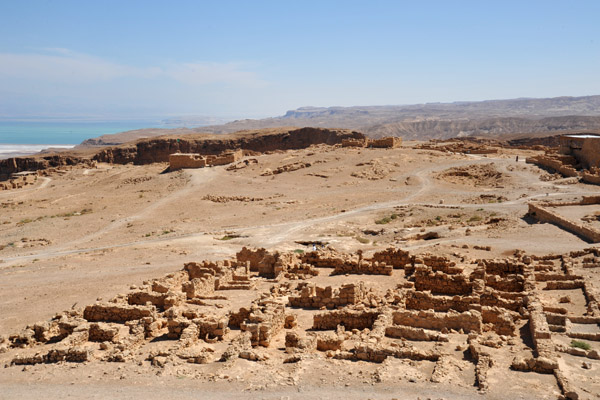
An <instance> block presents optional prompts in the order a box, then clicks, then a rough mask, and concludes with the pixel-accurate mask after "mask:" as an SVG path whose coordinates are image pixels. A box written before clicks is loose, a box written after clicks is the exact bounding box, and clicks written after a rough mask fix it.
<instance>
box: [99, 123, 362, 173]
mask: <svg viewBox="0 0 600 400" xmlns="http://www.w3.org/2000/svg"><path fill="white" fill-rule="evenodd" d="M350 138H354V139H364V135H363V134H362V133H359V132H352V131H348V130H333V129H320V128H302V129H294V130H289V131H280V132H276V133H267V134H265V133H260V132H257V133H253V134H247V135H244V134H238V135H234V136H227V135H224V136H223V138H218V137H216V138H215V137H211V138H208V139H207V138H202V137H194V136H193V135H190V136H182V137H180V138H177V137H173V136H169V137H159V138H154V139H145V140H141V141H138V142H136V143H133V144H130V145H123V146H118V147H110V148H106V149H103V150H100V151H99V152H98V153H97V154H96V155H95V156H94V157H93V159H94V160H96V161H100V162H109V163H116V164H127V163H134V164H137V165H141V164H150V163H154V162H167V161H169V155H170V154H173V153H178V152H180V153H199V154H204V155H207V154H219V153H221V152H223V151H225V150H233V149H242V150H251V151H256V152H261V153H263V152H266V151H274V150H290V149H302V148H306V147H309V146H311V145H313V144H329V145H333V144H337V143H341V142H342V140H343V139H350Z"/></svg>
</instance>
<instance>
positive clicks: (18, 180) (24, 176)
mask: <svg viewBox="0 0 600 400" xmlns="http://www.w3.org/2000/svg"><path fill="white" fill-rule="evenodd" d="M37 180H38V173H37V171H26V172H16V173H14V174H11V175H9V176H8V177H7V179H6V180H4V181H0V190H10V189H21V188H22V187H25V186H27V185H33V184H34V183H36V182H37Z"/></svg>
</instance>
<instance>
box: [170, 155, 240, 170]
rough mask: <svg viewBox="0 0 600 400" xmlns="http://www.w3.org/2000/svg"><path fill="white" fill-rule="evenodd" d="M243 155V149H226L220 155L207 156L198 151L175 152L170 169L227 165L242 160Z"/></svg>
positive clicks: (171, 158) (171, 156) (171, 157)
mask: <svg viewBox="0 0 600 400" xmlns="http://www.w3.org/2000/svg"><path fill="white" fill-rule="evenodd" d="M243 156H244V152H243V151H242V150H233V151H225V152H223V153H221V154H219V155H212V154H210V155H207V156H202V155H200V154H197V153H174V154H171V155H170V156H169V170H171V171H176V170H178V169H183V168H204V167H212V166H216V165H227V164H231V163H234V162H237V161H239V160H241V159H242V157H243Z"/></svg>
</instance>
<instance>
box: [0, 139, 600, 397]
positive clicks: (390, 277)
mask: <svg viewBox="0 0 600 400" xmlns="http://www.w3.org/2000/svg"><path fill="white" fill-rule="evenodd" d="M292 131H293V130H292ZM313 132H314V131H313ZM289 133H290V130H283V133H282V132H281V131H280V132H279V133H277V134H275V135H274V136H271V137H273V138H275V139H274V141H273V144H272V147H270V146H271V145H270V144H260V143H264V141H265V140H267V139H265V137H267V136H263V137H262V139H259V140H258V139H257V140H256V141H254V140H255V139H253V138H254V137H255V136H256V134H255V136H252V135H253V134H249V135H247V137H245V135H244V134H241V133H240V134H238V136H236V137H238V138H239V142H238V143H259V144H258V145H257V146H259V145H260V146H262V147H260V148H259V147H255V148H247V149H245V151H246V155H245V156H244V157H243V158H242V159H241V160H239V161H236V162H233V163H230V164H228V165H222V166H214V167H206V168H198V169H183V170H178V171H169V170H168V166H169V165H168V164H167V163H166V162H164V161H163V160H164V158H163V157H164V155H165V154H166V155H168V150H167V149H168V147H163V144H164V143H169V144H170V145H171V146H179V147H177V148H172V150H179V151H186V150H187V149H202V148H203V147H202V145H196V146H198V147H194V148H192V147H184V146H191V145H192V144H193V143H196V142H194V141H193V140H189V141H185V142H184V140H183V139H182V138H181V139H180V141H179V142H177V140H176V139H177V138H166V139H164V141H163V142H158V143H161V144H160V146H159V145H157V144H156V143H157V142H153V141H151V140H147V141H141V142H137V143H133V144H127V145H125V146H123V147H116V149H120V148H123V149H133V150H131V151H130V150H123V152H122V153H119V152H120V151H121V150H114V149H113V150H110V151H111V153H109V152H108V151H107V150H104V151H106V153H104V154H113V157H114V158H113V159H110V158H109V157H107V158H103V159H98V158H96V159H94V156H95V155H97V154H101V153H100V152H101V151H103V150H101V149H100V150H98V149H96V150H94V151H93V152H88V153H79V155H72V156H73V157H75V156H77V157H80V158H81V159H85V160H89V162H74V163H71V164H69V163H67V162H64V163H57V164H56V165H54V166H49V167H48V168H46V169H44V172H43V173H41V174H40V175H39V176H38V179H37V180H36V181H35V182H33V183H32V184H30V185H27V186H23V187H20V188H13V189H9V190H4V191H0V208H1V210H2V212H1V213H0V232H1V234H0V276H1V279H0V288H1V289H2V290H0V337H1V338H0V365H2V366H3V367H4V368H1V369H0V387H1V388H2V390H1V394H0V398H27V397H34V396H36V397H44V398H64V397H67V396H72V397H91V398H107V397H111V398H114V397H122V398H139V397H144V398H148V399H154V398H157V399H158V398H164V397H168V396H170V397H174V396H175V397H177V398H197V397H198V393H202V397H203V398H209V399H210V398H215V399H216V398H223V397H233V396H236V397H239V398H265V399H281V398H290V399H291V398H302V399H317V398H332V399H333V398H340V397H346V398H350V399H364V398H373V399H394V398H415V399H416V398H422V399H423V398H432V399H439V398H444V399H464V398H489V399H505V398H523V399H532V398H534V399H552V398H569V399H576V398H578V399H598V396H599V395H598V394H599V393H600V378H599V376H600V375H599V374H598V368H600V359H599V356H598V352H599V351H600V345H599V343H600V310H599V308H598V301H599V300H598V299H599V296H600V293H599V289H600V281H599V278H598V274H597V271H598V268H600V253H599V252H598V248H597V244H595V243H590V242H589V241H586V240H584V239H582V238H581V237H580V236H577V235H576V234H573V233H571V232H570V231H569V230H565V229H562V228H561V227H560V226H557V225H555V224H553V223H541V222H539V221H538V220H536V219H535V218H533V217H532V216H531V215H530V214H529V212H530V208H531V207H530V204H541V203H542V202H539V200H544V201H545V202H546V203H544V204H559V203H560V204H568V206H565V209H564V211H562V212H563V213H565V215H566V216H567V217H568V218H569V219H570V220H572V221H575V222H576V223H577V224H580V225H581V226H587V225H586V224H592V225H593V224H597V221H596V220H595V219H594V215H597V213H600V208H598V207H600V206H599V205H598V204H597V203H590V202H586V201H582V200H581V199H587V198H591V197H593V196H598V195H600V190H599V189H598V186H596V185H591V184H586V183H583V182H580V181H579V180H578V179H571V178H563V177H562V176H557V175H556V174H554V173H552V172H550V171H548V170H546V169H542V168H540V167H538V166H537V165H534V164H527V163H525V159H526V158H531V157H540V156H543V155H544V151H543V150H539V149H537V147H536V146H539V145H540V144H533V145H532V146H530V147H527V145H523V143H520V145H519V146H516V147H515V146H508V145H506V143H502V142H499V141H498V142H493V141H481V140H475V141H467V140H446V141H434V142H427V143H426V142H410V141H409V142H406V141H405V142H403V143H402V146H398V147H391V148H377V147H357V143H358V142H361V141H362V140H363V139H364V138H363V137H362V135H360V134H358V133H353V132H352V131H340V130H336V132H334V133H326V132H325V133H323V135H325V136H323V138H325V139H323V140H322V141H321V142H319V143H310V142H306V141H301V145H300V144H298V142H295V141H294V140H291V139H288V140H284V139H282V138H283V137H286V135H288V134H289ZM282 135H283V136H282ZM344 135H347V136H344ZM259 136H260V135H259ZM292 136H293V135H292ZM342 136H343V138H344V139H346V141H345V142H343V139H342ZM287 137H290V136H289V135H288V136H287ZM326 138H336V139H335V140H332V141H331V142H327V140H328V139H326ZM230 139H231V138H229V139H227V140H230ZM210 140H213V138H211V139H210ZM182 142H184V144H182ZM140 143H144V144H140ZM150 143H155V144H153V145H150ZM211 143H212V142H211ZM289 143H292V144H289ZM221 144H222V143H221ZM212 146H216V145H214V144H212ZM236 146H237V145H236ZM285 146H288V147H285ZM152 148H154V149H155V150H156V155H154V156H151V155H150V154H152V150H151V149H152ZM140 149H141V150H140ZM215 149H216V147H215ZM218 150H219V151H221V147H219V148H218ZM211 151H212V150H211ZM127 154H129V156H127ZM116 155H118V157H117V156H116ZM517 156H519V158H518V161H517ZM119 157H121V158H119ZM107 161H110V162H107ZM116 161H118V162H116ZM154 161H158V162H154ZM17 164H18V162H17ZM550 201H552V203H549V202H550ZM578 204H582V205H585V206H584V207H585V209H581V210H580V208H578V207H579V206H578ZM535 209H539V208H535Z"/></svg>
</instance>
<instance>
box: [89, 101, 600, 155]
mask: <svg viewBox="0 0 600 400" xmlns="http://www.w3.org/2000/svg"><path fill="white" fill-rule="evenodd" d="M186 118H188V119H189V122H193V117H186ZM202 121H205V122H206V118H204V119H203V120H202ZM172 122H173V124H174V125H179V126H181V125H182V124H181V119H173V120H172ZM198 122H200V121H198ZM186 125H187V124H186ZM189 125H190V126H192V125H193V124H192V123H190V124H189ZM198 125H200V124H198ZM198 125H196V126H198ZM279 126H298V127H303V126H312V127H324V128H346V129H356V130H360V131H362V132H363V133H365V134H367V135H368V136H371V137H381V136H390V135H391V136H401V137H403V138H405V139H434V138H435V139H447V138H451V137H457V136H458V137H463V136H498V135H504V134H515V133H533V132H536V133H539V132H559V131H563V130H564V131H573V130H586V131H587V130H597V129H600V96H584V97H554V98H546V99H532V98H520V99H511V100H488V101H477V102H454V103H427V104H414V105H400V106H356V107H301V108H298V109H296V110H290V111H288V112H286V113H285V115H283V116H279V117H273V118H265V119H244V120H236V121H233V122H228V123H225V124H220V125H210V126H202V127H197V128H177V129H154V128H151V129H142V130H135V131H128V132H124V133H119V134H114V135H103V136H100V137H98V138H93V139H89V140H86V141H85V142H83V143H82V145H92V146H93V145H114V144H120V143H124V142H127V141H130V140H135V139H140V138H145V137H153V136H159V135H165V134H190V133H200V132H206V133H231V132H236V131H240V130H246V129H262V128H271V127H279Z"/></svg>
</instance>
